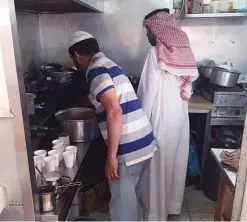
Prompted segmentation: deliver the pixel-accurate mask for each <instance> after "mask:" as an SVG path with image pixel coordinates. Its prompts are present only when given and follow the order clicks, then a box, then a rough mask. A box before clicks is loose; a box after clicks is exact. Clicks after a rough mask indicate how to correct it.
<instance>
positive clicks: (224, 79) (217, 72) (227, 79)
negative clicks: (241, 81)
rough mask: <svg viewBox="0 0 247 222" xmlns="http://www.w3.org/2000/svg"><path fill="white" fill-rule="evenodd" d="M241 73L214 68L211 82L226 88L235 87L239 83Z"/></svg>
mask: <svg viewBox="0 0 247 222" xmlns="http://www.w3.org/2000/svg"><path fill="white" fill-rule="evenodd" d="M239 75H240V72H238V71H235V70H227V69H223V68H220V67H214V68H213V72H212V73H211V76H210V82H211V83H213V84H215V85H218V86H224V87H234V86H235V85H236V84H237V82H238V77H239Z"/></svg>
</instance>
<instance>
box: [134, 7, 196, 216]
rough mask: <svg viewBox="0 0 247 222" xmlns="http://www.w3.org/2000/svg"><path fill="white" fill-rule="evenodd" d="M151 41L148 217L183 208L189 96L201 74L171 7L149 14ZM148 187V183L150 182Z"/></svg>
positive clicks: (146, 83)
mask: <svg viewBox="0 0 247 222" xmlns="http://www.w3.org/2000/svg"><path fill="white" fill-rule="evenodd" d="M144 25H145V27H146V28H147V36H148V39H149V42H150V43H151V45H152V46H153V47H152V48H151V49H150V51H149V53H148V56H147V59H146V62H145V65H144V68H143V72H142V75H141V81H140V85H139V89H138V94H137V96H138V98H139V99H140V101H141V104H142V108H143V110H144V112H146V114H147V116H148V118H149V119H150V122H151V125H152V127H153V132H154V137H155V140H156V143H157V147H158V151H157V152H156V154H155V155H154V157H153V159H152V163H151V172H150V182H149V186H148V190H147V191H146V192H147V193H148V195H147V200H143V202H144V203H146V207H147V209H148V212H146V214H147V215H145V216H146V219H147V220H167V217H168V215H169V214H180V213H181V207H182V202H183V195H184V187H185V179H186V171H187V161H188V152H189V117H188V100H189V98H190V97H191V95H192V81H194V80H196V78H197V77H198V71H197V68H196V63H195V59H194V56H193V53H192V51H191V48H190V44H189V40H188V37H187V35H186V34H185V33H184V32H183V31H182V30H180V29H179V28H177V27H176V23H175V19H174V17H173V15H170V14H169V10H168V9H160V10H155V11H153V12H151V13H150V14H149V15H147V16H146V17H145V20H144ZM146 189H147V187H146Z"/></svg>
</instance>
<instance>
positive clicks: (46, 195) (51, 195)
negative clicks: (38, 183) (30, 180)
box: [37, 186, 56, 213]
mask: <svg viewBox="0 0 247 222" xmlns="http://www.w3.org/2000/svg"><path fill="white" fill-rule="evenodd" d="M37 193H38V195H39V207H40V212H41V213H46V212H50V211H52V210H54V209H55V206H56V194H55V193H56V188H55V187H52V186H44V187H40V188H39V189H38V192H37Z"/></svg>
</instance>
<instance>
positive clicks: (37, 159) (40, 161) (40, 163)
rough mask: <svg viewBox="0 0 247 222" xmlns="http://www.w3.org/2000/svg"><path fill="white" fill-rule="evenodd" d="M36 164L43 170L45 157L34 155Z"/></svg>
mask: <svg viewBox="0 0 247 222" xmlns="http://www.w3.org/2000/svg"><path fill="white" fill-rule="evenodd" d="M33 162H34V166H36V167H38V169H39V170H40V171H42V167H43V166H44V159H43V157H42V156H34V157H33Z"/></svg>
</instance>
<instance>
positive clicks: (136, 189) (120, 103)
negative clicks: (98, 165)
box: [69, 31, 157, 221]
mask: <svg viewBox="0 0 247 222" xmlns="http://www.w3.org/2000/svg"><path fill="white" fill-rule="evenodd" d="M69 53H70V56H71V58H72V59H73V61H74V63H75V65H76V67H77V68H78V70H83V71H86V79H87V83H88V85H89V88H90V95H89V99H90V101H91V102H92V104H93V105H94V106H95V108H96V112H97V121H98V124H99V128H100V131H101V134H102V136H103V138H104V140H105V142H106V144H107V146H108V155H107V166H106V176H107V178H108V180H109V185H110V190H111V194H112V199H111V203H110V215H111V219H112V220H121V221H136V220H138V207H139V206H140V205H139V200H140V199H141V197H140V190H141V189H140V187H141V185H143V184H142V183H143V180H144V178H148V177H146V176H148V169H149V165H150V158H151V157H152V156H153V154H154V152H155V151H156V149H157V148H156V144H155V141H154V136H153V132H152V128H151V125H150V123H149V120H148V118H147V117H146V115H145V114H144V113H143V110H142V108H141V106H140V102H139V100H138V99H137V96H136V94H135V91H134V89H133V87H132V85H131V83H130V81H129V79H128V77H126V76H125V74H124V72H123V70H122V69H121V68H120V67H119V66H118V65H117V64H115V63H114V62H113V61H111V60H110V59H108V58H107V57H106V56H105V55H104V54H103V53H102V52H100V50H99V46H98V43H97V40H96V39H95V38H93V36H92V35H91V34H89V33H86V32H82V31H80V32H76V33H75V34H74V35H73V36H72V38H71V40H70V42H69ZM145 175H146V176H145Z"/></svg>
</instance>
